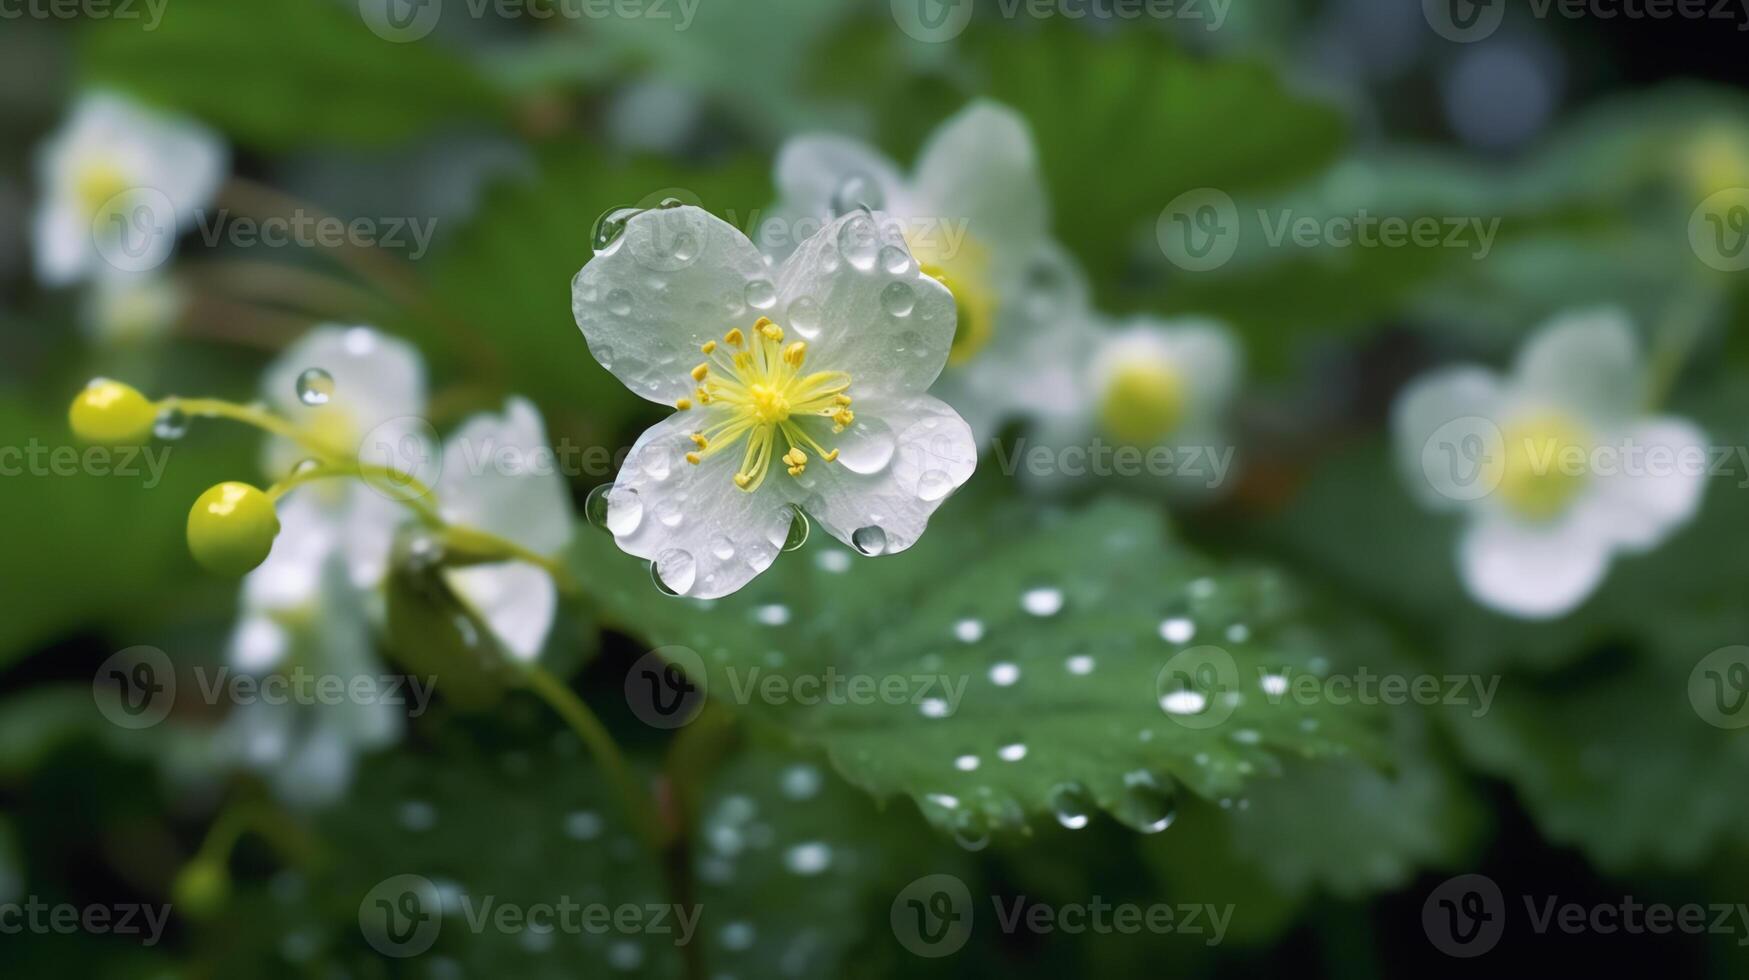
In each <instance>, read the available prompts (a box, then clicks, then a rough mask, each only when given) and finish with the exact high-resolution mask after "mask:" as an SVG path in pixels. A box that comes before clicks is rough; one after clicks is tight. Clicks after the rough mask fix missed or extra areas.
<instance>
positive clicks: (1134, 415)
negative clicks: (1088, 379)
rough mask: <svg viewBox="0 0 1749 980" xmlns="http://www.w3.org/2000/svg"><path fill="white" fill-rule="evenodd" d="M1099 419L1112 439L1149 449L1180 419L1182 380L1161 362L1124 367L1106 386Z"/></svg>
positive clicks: (1181, 418) (1182, 400) (1181, 415)
mask: <svg viewBox="0 0 1749 980" xmlns="http://www.w3.org/2000/svg"><path fill="white" fill-rule="evenodd" d="M1099 418H1100V422H1101V423H1102V424H1103V425H1104V426H1105V431H1106V432H1108V433H1110V434H1111V435H1112V437H1113V438H1116V439H1118V440H1120V441H1122V442H1124V443H1127V444H1129V445H1132V446H1147V445H1153V444H1154V443H1156V442H1158V441H1159V440H1160V439H1161V438H1163V437H1164V436H1165V435H1166V434H1167V433H1170V432H1171V431H1172V430H1173V429H1176V428H1177V427H1178V423H1179V422H1180V421H1182V420H1183V418H1184V379H1183V378H1182V377H1181V376H1180V375H1179V373H1178V372H1177V371H1176V370H1174V369H1173V367H1172V365H1170V364H1168V363H1166V362H1165V361H1161V360H1152V361H1147V362H1143V363H1134V364H1125V365H1123V366H1122V367H1119V368H1118V369H1117V370H1116V371H1114V372H1112V375H1111V377H1110V379H1109V380H1108V381H1107V382H1106V386H1105V396H1104V398H1103V399H1101V401H1100V404H1099Z"/></svg>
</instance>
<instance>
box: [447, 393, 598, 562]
mask: <svg viewBox="0 0 1749 980" xmlns="http://www.w3.org/2000/svg"><path fill="white" fill-rule="evenodd" d="M438 500H439V502H440V503H439V506H440V512H441V513H442V515H443V517H444V519H445V520H447V521H450V522H452V523H457V524H465V525H468V526H470V527H474V528H479V529H481V530H485V531H490V532H491V533H493V534H496V535H499V536H501V537H504V538H508V539H509V540H511V541H514V542H516V543H517V544H520V545H522V546H523V547H525V548H527V549H529V550H530V551H533V552H536V553H538V554H543V555H550V554H554V553H556V552H558V551H559V550H561V549H562V548H564V547H565V545H566V544H567V543H568V542H569V541H570V540H571V507H570V503H569V497H568V495H567V493H566V490H565V481H564V479H563V478H562V477H561V476H560V475H559V472H558V468H557V460H556V459H555V457H554V455H553V453H552V449H551V447H550V446H548V445H547V433H546V427H545V426H544V425H542V424H541V417H540V412H538V411H537V410H536V409H535V407H534V405H533V404H532V403H530V402H529V401H528V400H527V399H524V398H511V399H510V400H509V401H508V402H506V403H505V406H504V414H503V415H490V414H480V415H476V416H474V417H472V418H470V419H469V420H468V421H467V422H466V423H464V424H463V425H462V427H461V428H460V429H457V430H456V431H455V433H454V434H452V435H451V436H450V437H449V439H447V440H445V442H444V446H443V478H442V480H441V481H440V483H439V488H438Z"/></svg>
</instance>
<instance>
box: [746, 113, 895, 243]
mask: <svg viewBox="0 0 1749 980" xmlns="http://www.w3.org/2000/svg"><path fill="white" fill-rule="evenodd" d="M853 178H854V179H857V180H863V181H867V182H868V183H869V184H870V185H872V188H871V193H872V199H870V196H871V195H870V194H857V193H856V192H857V190H858V188H854V187H846V182H847V181H851V180H852V179H853ZM772 182H773V183H775V184H776V185H777V193H778V198H779V204H780V206H781V207H782V208H783V209H784V210H785V211H786V212H788V213H792V214H794V215H796V216H797V217H798V218H799V217H809V218H815V219H819V220H822V221H824V220H828V219H830V218H832V217H833V216H834V211H835V210H836V209H838V207H839V206H840V205H848V206H850V207H856V206H858V205H859V204H867V205H868V206H869V207H870V208H872V209H880V210H887V211H898V212H899V213H901V214H904V213H905V211H904V210H903V209H902V205H903V204H904V203H905V202H907V201H908V200H909V193H908V192H907V191H906V189H905V186H904V185H905V181H904V178H902V177H901V176H899V170H898V168H897V167H895V166H894V165H893V162H892V161H891V160H888V159H887V158H886V157H885V156H882V155H881V154H880V152H879V151H877V150H875V149H874V148H872V147H870V146H868V145H867V144H865V143H862V142H860V141H858V140H854V139H850V138H848V137H845V136H836V135H832V134H829V133H808V134H805V135H802V136H796V137H793V138H791V139H789V140H788V141H786V142H785V143H784V144H783V147H782V148H781V149H779V150H778V151H777V165H776V167H775V168H774V169H773V173H772ZM841 191H842V192H849V193H850V195H851V196H853V197H855V198H856V199H855V200H850V199H849V198H846V199H844V200H839V198H840V197H843V196H844V195H843V194H841ZM795 237H796V238H798V239H799V238H801V237H804V236H795ZM761 244H765V243H763V242H762V243H761ZM797 244H799V241H791V242H790V245H789V249H788V250H793V249H794V247H795V246H796V245H797ZM788 250H785V251H786V252H787V251H788Z"/></svg>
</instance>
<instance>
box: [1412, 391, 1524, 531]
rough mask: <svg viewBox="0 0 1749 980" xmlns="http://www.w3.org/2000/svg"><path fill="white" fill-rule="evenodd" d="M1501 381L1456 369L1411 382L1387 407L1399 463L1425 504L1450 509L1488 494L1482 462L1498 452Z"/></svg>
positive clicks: (1488, 489) (1438, 508) (1439, 508)
mask: <svg viewBox="0 0 1749 980" xmlns="http://www.w3.org/2000/svg"><path fill="white" fill-rule="evenodd" d="M1503 397H1504V395H1503V388H1502V385H1501V383H1500V378H1499V377H1498V376H1497V375H1495V374H1494V373H1493V372H1492V371H1486V370H1483V369H1481V368H1473V367H1456V368H1447V369H1445V370H1441V371H1436V372H1434V373H1432V374H1427V375H1423V376H1422V377H1420V378H1417V379H1415V380H1414V381H1412V382H1410V384H1409V385H1408V386H1407V387H1405V388H1404V389H1403V391H1402V393H1401V394H1399V395H1398V396H1397V401H1396V403H1395V404H1394V405H1392V407H1391V435H1392V441H1393V442H1394V444H1395V446H1396V451H1397V463H1398V466H1399V467H1400V469H1401V471H1402V475H1403V479H1404V481H1405V482H1406V483H1407V484H1408V486H1409V489H1410V492H1412V493H1414V494H1415V496H1416V497H1417V498H1418V499H1419V500H1420V501H1421V502H1422V504H1423V505H1425V506H1427V507H1430V508H1433V509H1435V510H1452V509H1456V508H1458V507H1461V506H1463V505H1464V504H1465V503H1466V502H1468V501H1471V500H1475V499H1478V498H1480V497H1483V496H1486V494H1487V493H1488V491H1490V490H1491V489H1492V487H1490V486H1486V485H1485V484H1486V481H1485V480H1484V479H1483V478H1482V477H1483V471H1482V470H1481V469H1480V468H1479V467H1480V463H1481V462H1483V461H1486V460H1487V459H1490V458H1497V457H1494V456H1492V455H1490V454H1497V453H1499V452H1501V451H1502V450H1501V443H1500V439H1501V436H1500V431H1499V422H1498V419H1497V416H1498V414H1499V412H1500V411H1501V399H1502V398H1503Z"/></svg>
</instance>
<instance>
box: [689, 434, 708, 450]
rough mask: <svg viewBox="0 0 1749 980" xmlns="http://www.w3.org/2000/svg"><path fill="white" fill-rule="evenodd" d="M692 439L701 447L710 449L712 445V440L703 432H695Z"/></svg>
mask: <svg viewBox="0 0 1749 980" xmlns="http://www.w3.org/2000/svg"><path fill="white" fill-rule="evenodd" d="M692 441H693V443H694V444H695V445H697V446H698V448H700V449H709V448H710V445H711V441H710V440H709V439H706V438H705V437H704V433H702V432H694V433H693V434H692Z"/></svg>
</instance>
